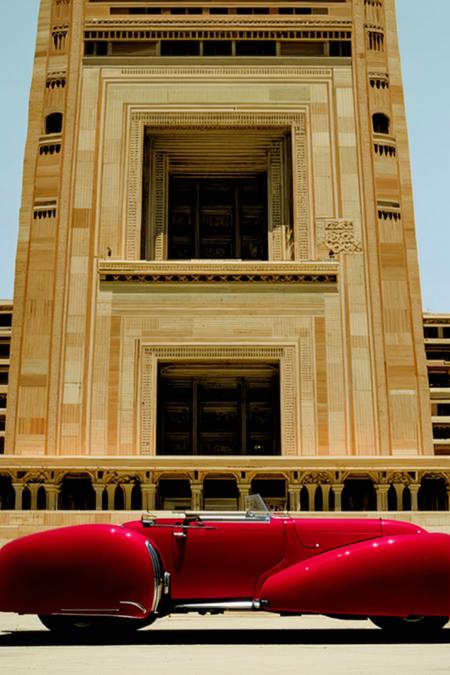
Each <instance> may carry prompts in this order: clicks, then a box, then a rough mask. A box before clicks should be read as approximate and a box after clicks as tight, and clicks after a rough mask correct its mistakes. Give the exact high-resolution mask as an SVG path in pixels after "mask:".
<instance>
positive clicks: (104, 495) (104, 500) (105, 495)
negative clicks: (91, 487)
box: [102, 488, 109, 511]
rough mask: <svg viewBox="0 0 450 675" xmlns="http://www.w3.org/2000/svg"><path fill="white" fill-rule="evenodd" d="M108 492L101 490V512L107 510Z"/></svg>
mask: <svg viewBox="0 0 450 675" xmlns="http://www.w3.org/2000/svg"><path fill="white" fill-rule="evenodd" d="M108 506H109V505H108V491H107V489H106V488H103V492H102V511H107V510H108Z"/></svg>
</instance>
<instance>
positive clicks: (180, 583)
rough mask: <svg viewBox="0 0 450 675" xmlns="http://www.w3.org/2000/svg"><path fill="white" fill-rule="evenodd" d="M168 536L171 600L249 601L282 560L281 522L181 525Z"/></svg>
mask: <svg viewBox="0 0 450 675" xmlns="http://www.w3.org/2000/svg"><path fill="white" fill-rule="evenodd" d="M172 536H173V541H172V549H173V562H174V573H173V575H172V580H171V595H172V598H173V599H181V598H186V599H199V600H200V599H215V600H219V599H240V598H253V593H254V588H255V585H256V583H257V581H258V579H259V577H260V576H261V575H262V574H263V573H264V572H266V571H267V570H270V569H272V568H273V567H275V566H276V565H278V564H279V563H280V562H281V561H282V560H283V558H284V556H285V548H286V543H285V529H284V522H283V519H274V518H272V519H270V520H269V519H268V520H266V521H251V520H249V521H241V522H226V521H215V520H214V519H211V520H208V519H205V520H199V521H193V522H187V523H186V522H185V523H184V524H182V525H180V526H179V527H175V528H174V530H173V535H172Z"/></svg>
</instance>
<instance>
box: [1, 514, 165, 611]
mask: <svg viewBox="0 0 450 675" xmlns="http://www.w3.org/2000/svg"><path fill="white" fill-rule="evenodd" d="M161 577H162V570H161V567H160V562H159V556H158V554H157V552H156V550H155V547H154V546H153V545H152V544H151V543H150V542H149V541H147V540H146V539H145V537H143V536H142V535H140V534H138V533H137V532H132V531H130V530H127V529H125V528H123V527H120V526H114V525H80V526H74V527H65V528H58V529H55V530H49V531H46V532H41V533H38V534H32V535H30V536H27V537H22V538H20V539H16V540H15V541H12V542H9V543H8V544H6V545H5V546H4V547H3V548H2V549H1V550H0V610H1V611H9V612H19V613H24V614H25V613H33V614H35V613H36V614H52V613H57V614H61V613H62V614H83V615H87V614H89V615H107V616H108V615H113V616H129V617H135V618H145V617H147V616H148V615H149V614H150V613H152V612H154V611H155V610H156V607H157V604H158V602H159V598H160V593H161Z"/></svg>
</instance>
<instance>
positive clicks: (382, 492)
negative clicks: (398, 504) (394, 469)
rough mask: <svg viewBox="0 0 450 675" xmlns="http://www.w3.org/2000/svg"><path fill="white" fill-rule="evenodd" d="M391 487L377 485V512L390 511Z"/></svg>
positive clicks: (383, 484) (384, 484) (381, 484)
mask: <svg viewBox="0 0 450 675" xmlns="http://www.w3.org/2000/svg"><path fill="white" fill-rule="evenodd" d="M390 487H391V486H390V485H387V484H386V483H378V484H377V485H375V490H376V493H377V511H387V510H388V498H387V495H388V492H389V488H390Z"/></svg>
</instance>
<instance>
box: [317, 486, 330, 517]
mask: <svg viewBox="0 0 450 675" xmlns="http://www.w3.org/2000/svg"><path fill="white" fill-rule="evenodd" d="M320 487H321V488H322V503H323V507H322V508H323V510H324V511H329V510H330V490H331V485H330V484H329V483H322V484H321V486H320Z"/></svg>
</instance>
